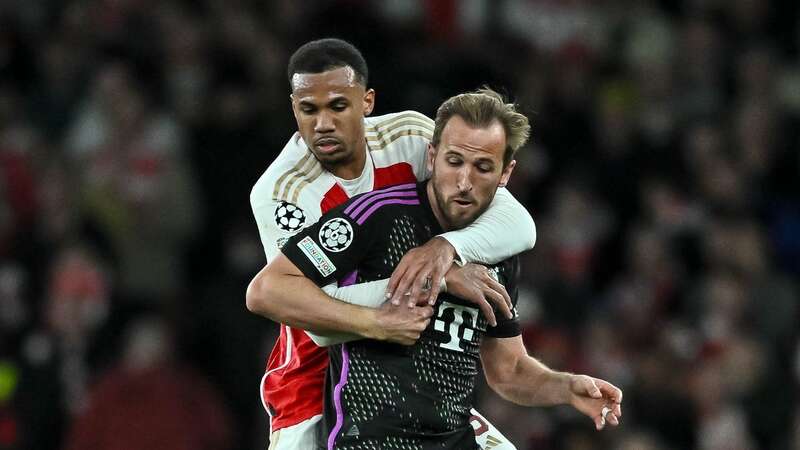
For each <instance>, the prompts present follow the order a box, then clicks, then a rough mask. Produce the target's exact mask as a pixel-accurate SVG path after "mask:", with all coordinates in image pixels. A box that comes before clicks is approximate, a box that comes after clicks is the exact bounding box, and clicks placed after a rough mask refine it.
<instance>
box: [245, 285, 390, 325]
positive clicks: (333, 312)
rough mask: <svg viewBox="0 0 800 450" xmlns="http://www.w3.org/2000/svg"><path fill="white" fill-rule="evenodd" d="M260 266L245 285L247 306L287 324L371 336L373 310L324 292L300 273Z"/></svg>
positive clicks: (255, 311) (373, 321)
mask: <svg viewBox="0 0 800 450" xmlns="http://www.w3.org/2000/svg"><path fill="white" fill-rule="evenodd" d="M266 270H267V269H265V270H262V272H261V273H259V275H257V276H256V278H254V279H253V281H252V282H251V283H250V285H249V286H248V288H247V308H248V309H249V310H250V311H251V312H253V313H256V314H259V315H261V316H264V317H267V318H269V319H272V320H274V321H276V322H280V323H283V324H285V325H288V326H290V327H294V328H299V329H303V330H308V331H313V332H317V333H330V332H346V333H356V334H358V335H360V336H364V337H373V336H372V334H373V333H372V331H373V329H374V327H373V326H371V324H374V323H375V319H374V311H373V310H372V309H370V308H364V307H360V306H356V305H350V304H347V303H344V302H340V301H338V300H336V299H333V298H331V297H329V296H327V295H326V294H325V293H324V292H323V291H321V290H320V289H319V288H318V287H317V286H316V285H314V284H313V283H312V282H311V281H310V280H308V279H307V278H305V277H301V276H292V275H276V274H269V273H265V271H266Z"/></svg>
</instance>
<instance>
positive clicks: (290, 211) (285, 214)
mask: <svg viewBox="0 0 800 450" xmlns="http://www.w3.org/2000/svg"><path fill="white" fill-rule="evenodd" d="M275 223H276V224H277V225H278V228H280V229H281V230H284V231H289V232H294V231H297V230H299V229H301V228H303V225H304V224H305V223H306V214H305V212H303V210H302V209H301V208H300V207H299V206H297V205H295V204H294V203H289V202H286V201H283V202H280V204H278V207H277V208H275Z"/></svg>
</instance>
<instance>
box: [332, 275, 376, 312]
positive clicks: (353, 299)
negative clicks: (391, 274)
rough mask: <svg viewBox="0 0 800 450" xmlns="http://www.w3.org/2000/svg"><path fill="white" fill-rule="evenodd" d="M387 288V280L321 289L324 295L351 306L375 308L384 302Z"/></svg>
mask: <svg viewBox="0 0 800 450" xmlns="http://www.w3.org/2000/svg"><path fill="white" fill-rule="evenodd" d="M387 286H389V279H388V278H384V279H382V280H377V281H369V282H366V283H359V284H353V285H350V286H344V287H336V286H334V285H329V286H325V287H324V288H322V289H323V290H324V291H325V293H326V294H328V295H330V296H331V297H333V298H335V299H337V300H341V301H343V302H345V303H350V304H351V305H358V306H366V307H368V308H377V307H379V306H381V304H383V302H385V301H386V297H385V294H384V293H385V292H386V288H387Z"/></svg>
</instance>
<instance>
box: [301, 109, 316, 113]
mask: <svg viewBox="0 0 800 450" xmlns="http://www.w3.org/2000/svg"><path fill="white" fill-rule="evenodd" d="M300 111H302V112H303V114H311V113H313V112H314V108H300Z"/></svg>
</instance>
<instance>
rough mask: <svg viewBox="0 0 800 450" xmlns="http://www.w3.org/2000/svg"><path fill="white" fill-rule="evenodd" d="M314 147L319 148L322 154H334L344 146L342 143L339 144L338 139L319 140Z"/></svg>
mask: <svg viewBox="0 0 800 450" xmlns="http://www.w3.org/2000/svg"><path fill="white" fill-rule="evenodd" d="M314 146H315V147H317V149H319V150H320V151H321V152H322V153H332V152H334V151H336V150H338V149H339V147H341V146H342V143H341V142H339V140H338V139H334V138H322V139H317V141H316V142H315V143H314Z"/></svg>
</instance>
